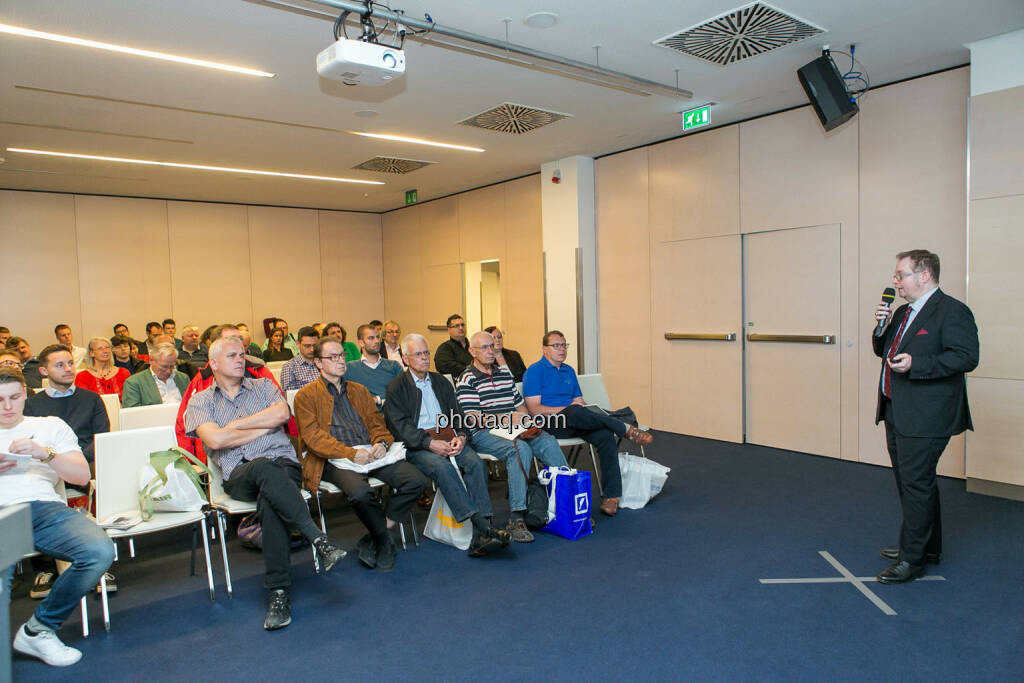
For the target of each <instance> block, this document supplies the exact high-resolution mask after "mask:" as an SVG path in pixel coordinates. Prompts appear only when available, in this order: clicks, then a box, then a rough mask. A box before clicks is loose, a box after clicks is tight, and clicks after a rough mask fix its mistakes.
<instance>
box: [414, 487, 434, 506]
mask: <svg viewBox="0 0 1024 683" xmlns="http://www.w3.org/2000/svg"><path fill="white" fill-rule="evenodd" d="M416 504H417V505H419V506H420V507H421V508H423V509H424V510H429V509H430V508H431V506H432V505H433V504H434V492H433V491H431V492H430V493H427V492H426V491H424V492H423V495H421V496H420V499H419V500H417V501H416Z"/></svg>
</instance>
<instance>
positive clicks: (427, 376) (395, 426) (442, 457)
mask: <svg viewBox="0 0 1024 683" xmlns="http://www.w3.org/2000/svg"><path fill="white" fill-rule="evenodd" d="M402 353H403V354H405V363H406V365H407V366H408V367H409V369H408V370H407V371H406V372H403V373H402V374H401V375H399V376H398V377H396V378H394V379H393V380H391V384H389V385H388V390H387V398H386V400H385V402H384V418H385V422H386V425H387V428H388V431H389V432H390V433H391V434H392V435H394V437H395V438H396V439H398V440H399V441H404V442H405V448H406V454H405V458H406V460H408V461H409V462H411V463H412V464H413V465H415V466H416V467H417V468H419V470H420V471H421V472H422V473H423V474H425V475H427V476H428V477H430V478H431V479H433V480H434V481H435V482H436V483H437V487H438V488H439V489H440V490H441V493H442V494H443V495H444V498H445V500H446V501H447V502H448V505H449V507H451V510H452V515H453V516H454V517H455V520H456V521H458V522H464V521H466V520H467V519H468V520H470V521H471V522H472V525H473V540H472V542H471V543H470V546H469V556H470V557H481V556H484V555H487V554H489V553H492V552H494V551H495V550H498V549H500V548H503V547H505V546H507V545H508V544H509V541H511V538H512V537H511V536H510V535H509V533H508V532H507V531H505V530H504V529H496V528H494V527H493V526H491V517H492V516H493V512H492V510H491V499H490V497H489V495H488V493H487V471H486V468H485V467H484V464H483V463H482V462H481V461H480V457H479V456H478V455H477V454H476V452H475V451H474V450H473V449H472V448H470V447H469V444H468V441H469V434H468V433H467V432H466V430H465V429H461V428H460V429H455V430H453V429H451V428H450V427H449V428H446V429H438V419H439V417H440V416H441V415H455V414H457V413H459V414H460V410H459V403H458V401H456V400H455V390H454V389H453V388H452V385H451V384H449V382H448V380H446V379H445V378H444V377H442V376H441V375H439V374H438V373H436V372H430V349H429V348H428V347H427V340H426V339H425V338H424V337H423V335H419V334H408V335H406V336H405V338H404V339H403V340H402ZM451 458H454V461H455V464H456V465H457V466H458V468H459V470H461V472H462V480H460V479H459V475H458V473H457V472H456V471H455V468H454V467H453V466H452V463H451V461H450V459H451ZM463 481H465V484H463Z"/></svg>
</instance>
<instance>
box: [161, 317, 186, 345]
mask: <svg viewBox="0 0 1024 683" xmlns="http://www.w3.org/2000/svg"><path fill="white" fill-rule="evenodd" d="M160 324H161V325H163V327H164V334H166V335H167V336H168V337H170V338H171V339H172V340H173V341H174V348H175V349H177V350H179V351H180V350H181V340H180V339H178V338H177V337H175V336H174V335H175V334H177V333H178V323H176V322H174V318H164V320H163V322H162V323H160Z"/></svg>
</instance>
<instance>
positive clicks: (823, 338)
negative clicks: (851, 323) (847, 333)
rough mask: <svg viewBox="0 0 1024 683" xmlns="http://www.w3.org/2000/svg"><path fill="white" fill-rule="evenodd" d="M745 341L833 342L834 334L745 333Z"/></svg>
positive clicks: (834, 339) (834, 340)
mask: <svg viewBox="0 0 1024 683" xmlns="http://www.w3.org/2000/svg"><path fill="white" fill-rule="evenodd" d="M747 341H752V342H755V341H761V342H793V343H797V344H835V343H836V335H834V334H751V333H748V334H747Z"/></svg>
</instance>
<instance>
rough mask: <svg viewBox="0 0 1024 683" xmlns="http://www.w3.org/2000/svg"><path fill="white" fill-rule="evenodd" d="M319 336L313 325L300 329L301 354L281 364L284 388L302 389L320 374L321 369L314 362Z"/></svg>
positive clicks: (286, 389) (282, 386)
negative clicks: (314, 348) (314, 351)
mask: <svg viewBox="0 0 1024 683" xmlns="http://www.w3.org/2000/svg"><path fill="white" fill-rule="evenodd" d="M275 332H277V330H275ZM319 338H320V335H318V334H317V332H316V330H314V329H313V328H312V327H303V328H302V329H300V330H299V355H297V356H295V357H294V358H292V359H291V360H290V361H288V362H287V363H285V364H284V365H282V366H281V388H282V389H283V390H285V391H288V390H289V389H301V388H302V387H304V386H306V385H307V384H309V383H310V382H313V381H316V379H317V378H318V377H319V376H320V370H318V369H317V366H316V364H315V363H314V362H313V347H315V346H316V342H317V340H318V339H319Z"/></svg>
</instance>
